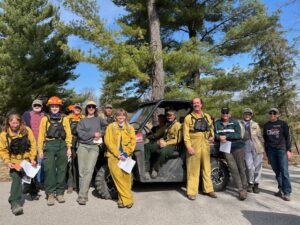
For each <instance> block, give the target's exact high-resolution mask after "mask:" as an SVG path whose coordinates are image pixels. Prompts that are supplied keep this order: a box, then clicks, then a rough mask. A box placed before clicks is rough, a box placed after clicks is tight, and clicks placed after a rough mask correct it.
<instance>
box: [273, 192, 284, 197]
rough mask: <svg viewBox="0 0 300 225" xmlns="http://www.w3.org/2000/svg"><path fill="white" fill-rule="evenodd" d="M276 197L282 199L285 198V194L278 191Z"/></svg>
mask: <svg viewBox="0 0 300 225" xmlns="http://www.w3.org/2000/svg"><path fill="white" fill-rule="evenodd" d="M274 195H275V196H276V197H280V198H282V197H283V193H282V191H281V190H278V191H277V192H275V193H274Z"/></svg>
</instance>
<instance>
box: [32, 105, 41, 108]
mask: <svg viewBox="0 0 300 225" xmlns="http://www.w3.org/2000/svg"><path fill="white" fill-rule="evenodd" d="M33 107H34V108H37V107H39V108H41V107H42V106H41V105H33Z"/></svg>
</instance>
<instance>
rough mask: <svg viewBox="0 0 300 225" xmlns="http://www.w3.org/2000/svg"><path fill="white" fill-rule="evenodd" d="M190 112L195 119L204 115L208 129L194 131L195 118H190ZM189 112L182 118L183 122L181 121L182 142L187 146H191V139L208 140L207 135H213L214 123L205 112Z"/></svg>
mask: <svg viewBox="0 0 300 225" xmlns="http://www.w3.org/2000/svg"><path fill="white" fill-rule="evenodd" d="M191 114H192V115H193V117H195V118H196V119H199V118H202V117H203V116H204V117H205V119H206V120H207V122H208V125H209V128H210V131H208V132H195V131H194V124H195V119H194V118H192V116H191ZM191 114H188V115H187V116H186V117H185V118H184V123H183V139H184V144H185V146H186V147H187V148H188V147H191V146H192V143H191V139H199V140H203V139H204V140H208V138H209V137H214V125H213V122H212V119H211V117H210V115H209V114H207V113H202V114H201V115H198V114H196V113H195V112H192V113H191Z"/></svg>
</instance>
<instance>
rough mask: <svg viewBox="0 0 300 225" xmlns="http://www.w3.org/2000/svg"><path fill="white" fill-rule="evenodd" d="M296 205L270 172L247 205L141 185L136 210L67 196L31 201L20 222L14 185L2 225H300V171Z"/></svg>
mask: <svg viewBox="0 0 300 225" xmlns="http://www.w3.org/2000/svg"><path fill="white" fill-rule="evenodd" d="M290 171H291V177H292V181H293V184H292V185H293V199H292V201H291V202H285V201H283V200H281V199H279V198H277V197H275V196H273V192H274V191H276V183H275V181H274V175H273V172H272V171H271V170H269V169H264V171H263V179H262V184H261V187H262V188H263V190H262V193H261V194H259V195H257V194H250V195H249V197H248V199H247V200H246V201H244V202H241V201H239V200H237V198H236V193H235V192H234V191H233V189H232V188H231V187H229V188H228V189H227V190H226V191H225V192H222V193H218V199H211V198H209V197H207V196H203V195H199V196H198V199H197V200H196V201H189V200H187V199H186V197H185V187H184V184H147V185H145V184H138V185H135V187H134V197H135V205H134V206H133V208H132V209H130V210H129V209H118V208H117V206H116V203H115V202H114V201H110V200H102V199H98V198H96V197H94V196H93V195H92V193H90V197H89V202H88V204H87V205H86V206H79V205H78V204H77V203H76V201H75V200H76V197H77V196H76V194H75V193H73V194H71V195H67V194H66V200H67V202H66V203H64V204H58V203H56V204H55V206H52V207H48V206H47V205H46V200H45V195H44V193H42V197H41V199H40V200H39V201H26V202H25V205H24V212H25V214H24V215H21V216H17V217H16V216H14V215H13V214H12V213H11V212H10V206H9V204H8V202H7V198H8V195H9V187H10V183H0V193H1V195H0V224H1V225H10V224H11V225H23V224H24V225H29V224H30V225H54V224H55V225H60V224H63V225H71V224H72V225H77V224H78V225H90V224H91V225H92V224H97V225H99V224H109V225H114V224H117V225H123V224H124V225H127V224H128V225H148V224H149V225H164V224H166V225H173V224H174V225H177V224H178V225H196V224H205V225H215V224H222V225H224V224H225V225H235V224H236V225H244V224H245V225H246V224H253V225H289V224H290V225H300V202H299V200H300V166H298V167H296V166H293V167H290Z"/></svg>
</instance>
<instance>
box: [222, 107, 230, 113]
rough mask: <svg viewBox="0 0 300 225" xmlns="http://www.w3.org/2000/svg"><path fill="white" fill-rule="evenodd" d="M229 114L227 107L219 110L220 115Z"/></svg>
mask: <svg viewBox="0 0 300 225" xmlns="http://www.w3.org/2000/svg"><path fill="white" fill-rule="evenodd" d="M229 112H230V109H229V107H223V108H222V109H221V113H222V114H228V113H229Z"/></svg>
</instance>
